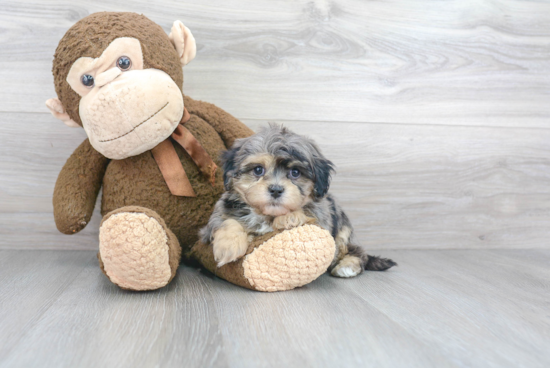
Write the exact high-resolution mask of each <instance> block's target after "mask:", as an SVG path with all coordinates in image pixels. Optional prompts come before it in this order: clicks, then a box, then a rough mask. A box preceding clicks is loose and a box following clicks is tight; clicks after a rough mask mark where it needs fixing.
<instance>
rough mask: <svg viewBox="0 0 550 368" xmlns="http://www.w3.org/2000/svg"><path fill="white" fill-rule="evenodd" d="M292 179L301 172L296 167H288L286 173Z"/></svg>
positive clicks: (296, 177)
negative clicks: (288, 170) (288, 169)
mask: <svg viewBox="0 0 550 368" xmlns="http://www.w3.org/2000/svg"><path fill="white" fill-rule="evenodd" d="M288 174H289V175H290V177H291V178H292V179H298V178H299V177H300V175H302V173H301V172H300V170H298V169H290V172H289V173H288Z"/></svg>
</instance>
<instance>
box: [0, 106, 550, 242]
mask: <svg viewBox="0 0 550 368" xmlns="http://www.w3.org/2000/svg"><path fill="white" fill-rule="evenodd" d="M0 118H2V119H3V120H4V121H6V122H8V124H4V125H0V137H4V141H3V145H0V202H1V203H2V205H1V206H0V224H1V225H0V248H3V249H21V248H29V247H31V248H41V249H91V250H94V249H97V239H98V235H97V234H98V226H99V222H100V220H101V215H100V214H99V211H98V209H99V203H98V204H97V205H96V212H95V213H94V215H93V217H92V223H91V224H89V225H88V227H87V228H86V229H85V230H84V231H83V232H82V233H80V234H76V235H71V236H67V235H62V234H60V233H59V232H58V231H57V229H56V228H55V224H54V221H53V215H52V204H51V198H52V192H53V187H54V184H55V180H56V178H57V174H58V173H59V171H60V170H61V167H62V166H63V164H64V162H65V160H66V159H67V158H68V157H69V155H70V154H71V153H72V150H73V149H74V148H76V147H77V146H78V145H79V144H80V142H81V141H82V140H83V139H85V135H84V133H83V131H82V129H72V128H67V127H65V126H64V125H63V124H61V123H59V122H57V121H56V120H55V119H54V118H53V117H50V116H49V115H46V114H19V113H9V114H8V113H0ZM244 122H245V123H246V124H247V125H249V126H250V127H251V128H253V129H255V130H258V129H260V128H261V127H262V126H266V125H267V121H261V120H244ZM283 123H284V124H285V125H286V126H288V127H289V128H292V129H293V130H294V131H296V132H297V133H300V134H305V135H308V136H311V137H312V138H314V139H315V140H316V141H317V142H318V144H319V145H320V147H321V148H322V150H323V152H324V153H325V155H326V156H327V157H328V158H330V159H331V160H333V161H334V163H335V164H336V167H337V173H336V175H335V176H334V179H333V182H332V186H331V192H332V193H333V194H334V195H335V196H336V197H337V199H338V200H339V201H340V203H341V204H342V206H343V207H344V209H345V210H346V212H347V213H348V215H349V217H350V218H351V220H352V223H353V225H354V226H355V228H356V234H357V240H358V242H359V243H360V244H362V245H364V246H366V247H367V248H368V249H415V248H417V249H418V248H420V249H424V248H432V249H437V248H547V247H548V237H549V235H550V233H549V231H550V229H549V227H548V224H549V223H550V145H549V143H548V142H550V130H546V129H531V128H529V129H526V128H495V127H459V126H437V125H400V124H368V123H363V124H360V123H343V122H341V123H326V122H325V123H313V122H299V121H284V122H283ZM15 125H19V126H25V127H27V128H28V131H29V133H28V134H26V135H23V136H21V137H19V136H17V139H15V138H10V137H14V130H15V129H17V128H15ZM31 229H32V231H30V230H31Z"/></svg>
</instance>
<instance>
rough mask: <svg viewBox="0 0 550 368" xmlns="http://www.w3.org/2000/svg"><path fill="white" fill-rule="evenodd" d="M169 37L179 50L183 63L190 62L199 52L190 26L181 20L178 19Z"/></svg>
mask: <svg viewBox="0 0 550 368" xmlns="http://www.w3.org/2000/svg"><path fill="white" fill-rule="evenodd" d="M168 37H169V38H170V41H172V44H173V45H174V47H175V48H176V51H177V52H178V55H179V57H180V61H181V65H184V66H185V65H187V64H189V62H191V60H193V59H194V58H195V55H196V54H197V44H196V42H195V37H193V34H192V33H191V31H190V30H189V28H187V27H186V26H184V25H183V23H182V22H181V21H179V20H176V21H175V22H174V24H173V25H172V30H171V32H170V34H169V35H168Z"/></svg>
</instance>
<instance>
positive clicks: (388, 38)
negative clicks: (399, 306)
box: [0, 0, 550, 127]
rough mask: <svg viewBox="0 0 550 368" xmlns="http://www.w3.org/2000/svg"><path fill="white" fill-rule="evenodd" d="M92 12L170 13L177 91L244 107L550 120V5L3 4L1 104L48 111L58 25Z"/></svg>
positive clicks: (366, 116) (256, 113) (247, 110)
mask: <svg viewBox="0 0 550 368" xmlns="http://www.w3.org/2000/svg"><path fill="white" fill-rule="evenodd" d="M97 11H135V12H138V13H144V14H145V15H147V16H149V17H150V18H151V19H152V20H154V21H155V22H157V23H158V24H160V25H161V26H162V27H163V28H164V29H165V30H166V31H168V30H169V29H170V27H171V24H172V22H173V20H174V19H176V18H179V19H182V20H183V21H184V23H185V24H186V25H188V26H189V27H190V28H191V30H192V31H193V32H194V34H195V36H196V39H197V42H198V54H197V58H196V60H195V61H193V62H192V63H191V64H189V65H188V66H187V67H186V68H185V69H186V71H185V75H186V82H185V88H184V90H185V91H186V92H187V93H189V94H190V95H191V96H194V97H196V98H199V99H204V100H207V101H209V102H212V103H215V104H217V105H219V106H220V107H222V108H225V109H227V110H228V111H230V112H231V113H233V114H235V115H236V116H237V117H239V118H248V119H266V118H269V119H286V120H313V121H333V122H338V121H348V122H349V121H353V122H357V121H359V122H363V121H367V122H384V123H386V122H390V123H426V124H452V125H492V126H516V127H527V126H529V127H548V126H549V125H548V121H549V117H550V109H549V108H548V94H549V91H550V73H549V70H550V28H549V27H547V25H548V24H549V23H550V3H548V2H541V1H522V2H518V1H515V0H502V1H498V2H494V1H490V0H483V1H476V2H475V4H474V3H471V2H467V1H466V2H465V1H460V0H454V1H446V2H433V1H432V2H430V3H429V6H427V4H426V3H425V2H424V1H406V2H405V1H398V0H393V1H384V2H376V1H361V0H339V1H337V2H327V1H325V0H315V1H310V0H301V1H294V0H292V1H290V0H287V1H277V2H271V1H267V0H263V1H258V0H246V1H239V2H238V3H236V2H235V1H220V0H218V1H211V2H208V4H205V3H204V2H203V1H199V0H193V1H186V2H185V3H181V2H171V1H157V2H155V3H154V4H153V3H151V2H150V1H145V0H140V1H134V2H132V3H131V4H129V3H128V2H122V1H112V0H109V1H106V0H101V1H94V2H90V1H83V0H77V1H74V0H71V1H55V2H54V1H49V2H47V3H43V2H39V1H36V0H27V1H17V2H4V3H3V6H2V8H1V9H0V23H1V24H2V28H3V32H2V35H1V36H0V81H1V82H2V83H1V84H2V89H1V90H0V111H4V112H6V111H18V112H45V111H46V108H45V106H44V101H45V100H46V99H47V98H50V97H54V89H53V79H52V76H51V72H50V70H51V60H52V56H53V53H54V51H55V48H56V46H57V43H58V41H59V39H60V38H61V37H62V36H63V34H64V33H65V31H66V30H67V29H68V28H69V27H70V26H71V25H72V24H74V22H76V21H77V20H78V19H81V18H83V17H84V16H86V15H88V14H90V13H93V12H97Z"/></svg>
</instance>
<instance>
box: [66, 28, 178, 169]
mask: <svg viewBox="0 0 550 368" xmlns="http://www.w3.org/2000/svg"><path fill="white" fill-rule="evenodd" d="M121 56H126V57H128V58H129V59H130V60H131V67H130V68H129V69H128V70H121V69H119V68H118V67H117V66H116V62H117V60H118V59H119V58H120V57H121ZM86 74H88V75H91V76H93V78H94V82H95V84H94V85H93V86H92V87H86V86H85V85H83V84H82V81H81V77H82V76H83V75H86ZM67 82H68V83H69V84H70V86H71V88H72V89H73V90H74V91H75V92H76V93H78V94H79V95H80V96H82V98H81V100H80V105H79V112H80V118H81V120H82V124H83V126H84V130H85V131H86V134H87V135H88V138H89V139H90V143H91V144H92V146H93V147H94V148H95V149H96V150H97V151H98V152H100V153H101V154H102V155H104V156H105V157H107V158H110V159H115V160H121V159H125V158H127V157H131V156H136V155H139V154H141V153H143V152H145V151H149V150H151V149H152V148H153V147H155V146H156V145H158V144H159V143H160V142H162V141H164V140H165V139H166V138H168V137H169V136H170V134H172V132H173V131H174V129H175V128H176V127H177V125H178V124H179V122H180V120H181V118H182V116H183V108H184V106H183V95H182V93H181V90H180V89H179V88H178V86H177V85H176V83H175V82H174V81H173V80H172V78H170V76H169V75H168V74H166V73H165V72H163V71H161V70H158V69H145V70H144V69H143V54H142V50H141V44H140V42H139V41H138V40H137V39H135V38H130V37H121V38H117V39H116V40H114V41H113V42H111V44H110V45H109V46H108V47H107V48H106V49H105V50H104V51H103V53H102V54H101V56H100V57H98V58H96V59H93V58H90V57H81V58H79V59H78V60H76V61H75V63H74V64H73V66H72V67H71V70H70V71H69V75H68V76H67Z"/></svg>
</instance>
